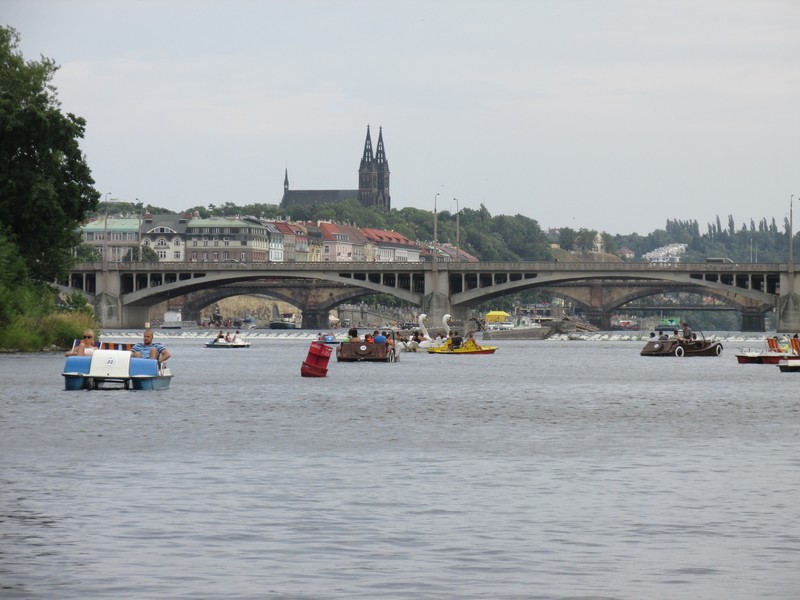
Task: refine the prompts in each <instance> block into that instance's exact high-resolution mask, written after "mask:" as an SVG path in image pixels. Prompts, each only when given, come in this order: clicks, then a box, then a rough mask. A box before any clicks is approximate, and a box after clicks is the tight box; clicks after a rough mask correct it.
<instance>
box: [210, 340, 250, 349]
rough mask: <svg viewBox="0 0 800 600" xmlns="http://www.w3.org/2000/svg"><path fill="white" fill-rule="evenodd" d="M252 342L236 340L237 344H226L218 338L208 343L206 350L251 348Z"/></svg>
mask: <svg viewBox="0 0 800 600" xmlns="http://www.w3.org/2000/svg"><path fill="white" fill-rule="evenodd" d="M249 347H250V342H245V341H244V340H236V341H235V342H226V341H225V340H224V339H220V338H217V339H216V340H211V341H210V342H207V343H206V348H249Z"/></svg>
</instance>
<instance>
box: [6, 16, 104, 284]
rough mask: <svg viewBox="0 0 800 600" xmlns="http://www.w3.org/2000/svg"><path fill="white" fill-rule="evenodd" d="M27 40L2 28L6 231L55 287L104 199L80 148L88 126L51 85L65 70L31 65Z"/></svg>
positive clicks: (31, 268)
mask: <svg viewBox="0 0 800 600" xmlns="http://www.w3.org/2000/svg"><path fill="white" fill-rule="evenodd" d="M19 41H20V37H19V34H18V33H17V32H16V31H15V30H14V29H12V28H10V27H0V131H2V135H0V228H2V232H3V233H5V235H6V236H7V237H8V238H9V239H10V240H11V241H12V242H13V243H14V244H16V246H17V247H18V249H19V253H20V256H21V257H22V259H23V260H24V261H25V264H26V266H27V269H28V272H29V274H30V276H32V277H33V278H35V279H38V280H41V281H51V280H53V279H55V278H56V277H57V276H59V275H63V274H64V273H65V272H66V271H67V269H68V268H69V266H70V265H71V264H72V249H73V247H74V246H76V245H77V244H78V240H79V238H78V233H77V230H78V226H79V225H80V224H81V223H82V222H83V221H84V220H85V217H86V214H87V212H88V211H91V210H94V209H96V208H97V204H98V199H99V197H100V194H99V192H97V190H95V189H94V188H93V187H92V186H93V184H94V180H93V179H92V176H91V171H90V170H89V166H88V165H87V163H86V160H85V158H84V156H83V154H82V152H81V150H80V147H79V145H78V140H79V139H81V138H83V135H84V131H85V128H86V122H85V120H84V119H82V118H80V117H76V116H75V115H73V114H71V113H67V114H64V113H63V112H61V109H60V103H59V101H58V98H57V95H56V89H55V87H54V86H53V85H52V83H51V82H52V79H53V75H54V74H55V72H56V71H57V70H58V67H57V66H56V64H55V63H54V62H53V61H52V60H51V59H49V58H45V57H42V59H41V60H40V61H27V62H26V61H25V60H24V58H23V57H22V54H21V53H20V52H19V51H18V50H17V47H18V45H19ZM42 223H47V226H46V227H43V226H42Z"/></svg>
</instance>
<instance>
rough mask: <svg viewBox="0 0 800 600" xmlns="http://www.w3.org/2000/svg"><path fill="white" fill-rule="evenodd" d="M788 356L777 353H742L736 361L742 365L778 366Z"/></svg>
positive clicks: (737, 356)
mask: <svg viewBox="0 0 800 600" xmlns="http://www.w3.org/2000/svg"><path fill="white" fill-rule="evenodd" d="M785 358H786V355H785V354H783V353H775V352H740V353H739V354H737V355H736V361H737V362H738V363H739V364H740V365H777V364H778V363H779V362H780V361H781V360H783V359H785Z"/></svg>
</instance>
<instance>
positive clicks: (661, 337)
mask: <svg viewBox="0 0 800 600" xmlns="http://www.w3.org/2000/svg"><path fill="white" fill-rule="evenodd" d="M667 340H669V334H668V333H667V332H666V331H662V332H661V335H659V336H658V341H659V342H666V341H667Z"/></svg>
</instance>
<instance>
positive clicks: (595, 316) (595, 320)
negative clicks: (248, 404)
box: [586, 309, 611, 331]
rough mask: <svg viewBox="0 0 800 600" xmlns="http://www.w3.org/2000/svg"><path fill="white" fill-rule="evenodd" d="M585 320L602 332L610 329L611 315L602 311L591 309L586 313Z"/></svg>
mask: <svg viewBox="0 0 800 600" xmlns="http://www.w3.org/2000/svg"><path fill="white" fill-rule="evenodd" d="M586 320H587V321H589V323H591V324H592V325H594V326H595V327H597V328H599V329H601V330H602V331H608V330H610V329H611V313H608V312H606V311H604V310H598V309H591V310H589V311H588V312H587V313H586Z"/></svg>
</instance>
